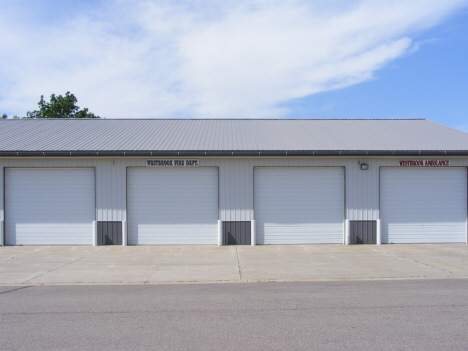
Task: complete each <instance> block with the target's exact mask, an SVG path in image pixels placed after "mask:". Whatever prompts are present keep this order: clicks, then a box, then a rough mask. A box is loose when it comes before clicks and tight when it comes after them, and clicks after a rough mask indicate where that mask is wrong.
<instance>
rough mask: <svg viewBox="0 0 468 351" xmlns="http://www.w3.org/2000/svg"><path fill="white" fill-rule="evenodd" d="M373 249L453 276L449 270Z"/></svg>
mask: <svg viewBox="0 0 468 351" xmlns="http://www.w3.org/2000/svg"><path fill="white" fill-rule="evenodd" d="M373 249H374V250H376V251H379V252H383V253H386V254H389V255H392V256H394V257H399V258H402V259H404V260H407V261H410V262H413V263H416V264H419V265H421V266H425V267H429V268H432V269H434V270H436V271H442V272H448V273H450V274H453V272H452V271H449V270H447V269H443V268H440V267H434V266H431V265H430V264H427V263H424V262H419V261H416V260H414V259H412V258H408V257H406V256H402V255H400V254H395V253H393V252H389V251H385V250H383V249H378V248H373Z"/></svg>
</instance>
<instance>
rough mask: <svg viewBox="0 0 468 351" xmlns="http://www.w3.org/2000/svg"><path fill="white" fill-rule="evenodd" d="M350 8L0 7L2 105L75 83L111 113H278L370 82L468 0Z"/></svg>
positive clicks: (23, 107)
mask: <svg viewBox="0 0 468 351" xmlns="http://www.w3.org/2000/svg"><path fill="white" fill-rule="evenodd" d="M345 4H346V5H343V2H339V1H315V2H306V1H304V2H302V1H239V2H229V1H228V2H223V1H215V0H213V1H204V2H188V1H187V2H179V3H176V4H174V3H173V2H170V1H137V0H134V1H123V0H115V1H113V2H104V3H102V4H100V5H98V6H96V7H91V8H89V9H87V10H85V9H86V7H83V6H82V7H80V9H79V10H77V11H76V13H74V14H73V15H69V13H70V12H68V16H66V17H65V18H66V20H58V19H60V18H62V16H60V14H58V15H57V16H56V18H58V19H57V20H51V21H46V20H44V19H43V18H35V17H34V14H35V13H36V12H34V11H29V12H28V11H27V10H26V11H24V8H18V9H15V8H13V9H12V8H8V9H7V10H8V11H6V9H3V10H4V11H1V10H2V8H1V7H2V5H0V13H3V15H0V23H1V24H0V108H1V109H2V111H0V112H3V111H6V112H10V113H15V114H25V112H26V111H27V110H32V109H34V108H35V107H36V103H37V101H38V100H39V96H40V95H42V94H43V95H46V96H48V95H50V94H52V93H56V94H64V93H65V92H66V91H67V90H69V91H71V92H73V93H74V94H75V95H76V96H77V97H78V99H79V103H78V104H79V105H80V106H82V107H85V106H86V107H89V109H90V111H92V112H95V113H96V114H99V115H101V116H106V117H109V118H125V117H129V118H151V117H208V118H217V117H232V118H237V117H242V118H250V117H278V116H281V115H282V114H284V113H286V112H287V111H286V110H285V109H284V108H279V107H277V106H279V105H280V104H283V103H286V102H288V101H290V100H291V99H295V98H301V97H305V96H308V95H311V94H314V93H317V92H320V91H324V90H330V89H339V88H343V87H346V86H350V85H353V84H357V83H359V82H362V81H365V80H367V79H370V78H372V76H373V73H374V72H375V71H376V70H378V69H379V68H381V67H383V66H384V65H386V64H387V63H388V62H390V61H392V60H394V59H396V58H398V57H401V56H403V55H406V54H410V53H411V52H412V51H413V50H415V48H416V46H417V45H416V44H417V43H416V44H415V43H414V41H413V39H412V38H413V37H414V35H415V34H417V33H419V32H420V31H422V30H425V29H427V28H430V27H432V26H434V25H436V24H438V23H440V22H442V21H443V20H445V19H446V17H447V16H449V15H451V14H452V13H453V12H454V11H456V10H457V9H459V8H460V7H462V6H465V5H466V1H462V0H459V1H457V0H446V1H439V0H424V1H423V0H413V1H410V0H406V1H403V0H393V1H385V2H380V1H369V0H367V1H364V0H363V1H353V2H349V1H347V2H345ZM3 6H5V5H3ZM44 6H50V10H51V11H52V7H53V4H48V5H47V2H46V5H44ZM5 7H6V6H5ZM25 13H26V14H25ZM41 13H43V12H41ZM71 13H73V12H71ZM51 17H53V16H51Z"/></svg>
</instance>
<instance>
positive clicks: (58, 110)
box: [26, 91, 101, 118]
mask: <svg viewBox="0 0 468 351" xmlns="http://www.w3.org/2000/svg"><path fill="white" fill-rule="evenodd" d="M77 101H78V100H77V99H76V97H75V95H73V94H70V92H69V91H67V93H66V94H65V96H62V95H59V96H55V94H52V95H51V96H50V102H46V101H44V95H41V100H40V101H39V102H38V105H39V110H35V111H32V112H28V113H27V114H26V118H101V117H99V116H96V115H95V114H94V113H91V112H88V109H87V108H84V109H81V110H80V108H79V107H78V106H76V103H77Z"/></svg>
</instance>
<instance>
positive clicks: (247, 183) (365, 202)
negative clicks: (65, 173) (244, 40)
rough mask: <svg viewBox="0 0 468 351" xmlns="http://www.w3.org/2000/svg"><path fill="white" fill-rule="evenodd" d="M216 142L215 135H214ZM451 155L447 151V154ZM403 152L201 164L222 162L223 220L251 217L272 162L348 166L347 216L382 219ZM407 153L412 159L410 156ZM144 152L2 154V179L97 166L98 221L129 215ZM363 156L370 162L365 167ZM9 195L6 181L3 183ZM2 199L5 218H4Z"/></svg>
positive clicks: (457, 160) (460, 160)
mask: <svg viewBox="0 0 468 351" xmlns="http://www.w3.org/2000/svg"><path fill="white" fill-rule="evenodd" d="M213 142H214V143H215V141H213ZM444 158H447V157H444ZM400 159H401V158H397V157H392V158H375V157H374V158H372V157H368V158H339V157H334V158H322V157H294V158H290V157H282V158H281V157H263V158H259V157H258V158H252V157H246V158H239V157H237V158H236V157H233V158H215V157H212V158H209V157H205V158H200V164H201V166H212V167H219V185H218V186H219V218H220V219H221V220H223V221H250V220H253V219H254V217H255V216H254V210H253V169H254V167H257V166H258V167H260V166H263V167H272V166H335V167H345V172H346V218H347V219H350V220H375V219H379V167H380V166H387V167H397V166H398V161H399V160H400ZM404 159H408V158H407V157H405V158H404ZM145 160H146V158H144V157H122V158H81V157H80V158H78V157H75V158H51V157H36V158H32V157H31V158H0V169H2V171H1V172H0V180H1V184H4V180H3V168H4V167H95V170H96V175H95V176H96V219H97V220H98V221H123V220H127V214H126V206H127V204H126V168H127V167H144V166H145ZM358 161H363V162H364V161H365V162H366V163H368V164H369V170H367V171H362V170H361V169H360V168H359V165H358ZM450 162H451V163H450V164H451V166H454V167H455V166H463V167H467V166H468V158H466V157H450ZM0 199H3V186H0ZM3 206H4V203H3V201H0V219H3V218H4V211H3V208H4V207H3Z"/></svg>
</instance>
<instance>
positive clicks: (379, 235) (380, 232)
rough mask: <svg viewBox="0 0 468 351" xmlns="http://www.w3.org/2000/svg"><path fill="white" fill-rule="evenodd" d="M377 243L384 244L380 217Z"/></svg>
mask: <svg viewBox="0 0 468 351" xmlns="http://www.w3.org/2000/svg"><path fill="white" fill-rule="evenodd" d="M376 237H377V238H376V239H377V240H376V241H377V245H382V229H381V226H380V219H377V233H376Z"/></svg>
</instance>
